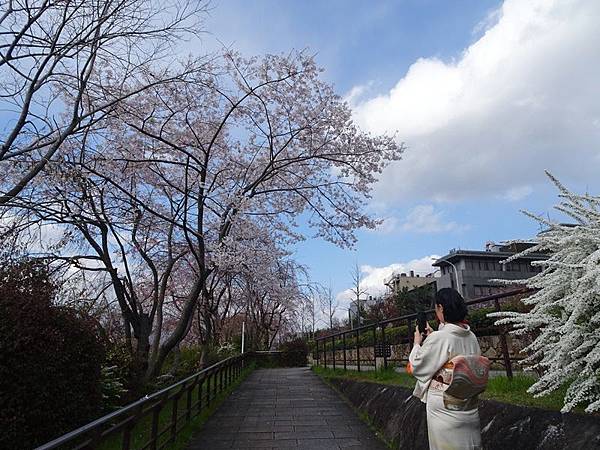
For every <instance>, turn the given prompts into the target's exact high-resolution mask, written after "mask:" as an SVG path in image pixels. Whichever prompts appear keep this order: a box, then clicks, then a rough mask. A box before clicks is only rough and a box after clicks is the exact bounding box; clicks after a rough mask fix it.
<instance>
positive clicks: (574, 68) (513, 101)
mask: <svg viewBox="0 0 600 450" xmlns="http://www.w3.org/2000/svg"><path fill="white" fill-rule="evenodd" d="M490 20H493V21H494V22H491V23H490ZM598 23H600V2H598V1H596V0H573V1H559V0H556V1H551V0H531V1H523V0H506V1H505V2H504V4H503V5H502V7H501V8H500V9H499V10H498V11H496V12H494V13H491V14H490V16H489V17H488V18H487V19H486V21H484V22H483V25H482V27H480V28H484V29H486V31H485V32H484V34H483V35H482V36H481V37H480V38H479V39H478V40H477V41H476V42H475V43H473V44H472V45H471V46H469V47H468V48H467V49H465V50H464V52H463V53H462V55H461V56H460V57H459V58H458V59H457V60H456V61H451V62H444V61H440V60H439V59H436V58H421V59H419V60H417V61H416V62H414V63H413V64H412V65H411V67H410V68H409V70H408V72H407V73H406V75H405V76H404V77H403V78H402V79H400V80H399V81H398V82H397V84H396V85H395V86H394V87H393V88H392V89H391V90H390V91H389V92H388V93H386V94H384V95H380V96H378V97H375V98H371V99H369V100H366V101H356V102H355V104H354V105H353V106H354V109H355V118H356V120H357V121H358V123H359V124H361V126H363V127H364V128H365V129H367V130H369V131H373V132H397V135H398V137H399V139H401V140H403V141H405V142H406V143H407V145H408V147H409V149H408V150H407V152H406V153H405V157H404V159H403V160H402V161H399V162H398V163H395V164H394V165H392V166H391V167H390V168H388V170H386V171H385V172H384V174H383V176H382V180H381V182H380V184H379V186H378V187H377V192H376V200H377V201H380V202H381V201H384V202H386V203H388V204H390V203H395V202H398V201H401V200H406V199H407V198H409V197H410V198H412V199H415V198H416V199H423V198H427V199H429V200H438V201H450V200H460V199H462V198H466V197H473V196H480V195H490V194H492V195H496V196H499V195H503V194H504V195H505V196H506V198H507V199H512V198H518V197H519V195H524V193H526V191H525V190H520V191H519V189H525V188H521V186H523V185H524V184H527V185H528V186H535V184H536V183H539V182H545V179H544V172H543V170H544V169H550V170H551V171H552V172H553V173H555V174H556V175H557V176H558V177H560V178H561V179H581V178H582V177H584V179H589V180H590V181H592V180H595V179H596V174H597V171H598V169H599V168H600V127H598V125H597V124H598V123H600V120H599V119H600V102H599V101H598V98H600V83H598V79H600V53H599V52H598V48H600V27H599V26H598ZM478 32H479V29H478ZM355 92H356V91H355ZM584 161H585V164H582V162H584ZM513 189H516V190H513ZM511 190H513V191H511Z"/></svg>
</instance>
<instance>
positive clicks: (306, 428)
mask: <svg viewBox="0 0 600 450" xmlns="http://www.w3.org/2000/svg"><path fill="white" fill-rule="evenodd" d="M257 448H258V449H277V450H279V449H296V450H299V449H306V450H329V449H332V450H340V449H356V450H358V449H361V450H385V449H386V446H385V445H384V444H383V443H382V442H381V441H380V440H379V439H377V437H376V436H375V434H374V433H373V432H372V431H371V430H370V429H369V428H368V427H367V426H366V425H365V424H364V423H363V422H362V421H361V420H360V419H359V418H358V417H357V416H356V414H355V413H354V412H353V411H352V409H351V408H350V407H349V406H348V405H347V404H346V403H345V402H344V401H343V400H342V399H341V398H340V397H339V396H338V395H337V394H336V393H335V392H334V391H333V390H332V389H331V388H330V387H329V386H327V385H326V384H325V383H324V382H323V381H321V379H320V378H319V377H317V376H316V375H315V374H313V373H312V372H311V371H310V369H308V368H291V369H258V370H255V371H254V372H252V373H251V374H250V376H249V377H248V378H247V379H246V380H244V382H243V383H242V384H241V385H240V387H239V388H238V389H236V390H235V391H234V392H233V393H232V394H231V395H230V396H229V398H228V399H227V400H225V401H224V402H223V404H222V405H221V406H220V407H219V408H218V409H217V411H216V412H215V414H214V415H213V416H212V417H211V418H210V419H209V420H208V421H207V422H206V424H205V425H204V427H203V428H202V429H201V431H200V433H199V434H198V435H196V436H195V437H194V438H193V439H192V441H191V442H190V444H189V446H188V450H212V449H215V450H219V449H238V450H241V449H257Z"/></svg>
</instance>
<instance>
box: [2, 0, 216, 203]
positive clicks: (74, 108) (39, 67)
mask: <svg viewBox="0 0 600 450" xmlns="http://www.w3.org/2000/svg"><path fill="white" fill-rule="evenodd" d="M205 6H206V5H205V3H204V2H202V1H198V2H196V1H189V2H188V1H185V0H183V1H179V0H174V1H170V2H162V1H156V0H100V1H94V2H91V1H87V0H75V1H54V0H6V1H3V2H2V3H1V4H0V105H2V108H3V115H4V119H5V120H6V123H7V126H6V127H4V128H3V130H2V131H1V132H0V171H1V172H2V173H3V179H2V181H0V205H3V204H6V203H7V202H9V201H10V200H11V199H12V198H14V197H15V196H17V195H19V194H20V193H21V192H22V191H23V190H24V189H25V188H26V187H27V186H28V185H29V184H30V183H31V181H32V179H33V178H35V177H37V176H38V175H39V174H40V173H42V171H43V169H44V168H45V167H46V165H47V164H48V162H49V161H52V160H56V159H57V152H58V151H59V149H61V147H62V146H63V145H64V144H65V142H67V141H68V140H69V139H70V138H71V137H72V136H78V135H80V134H81V133H84V132H85V131H86V130H88V129H89V128H90V127H93V126H94V125H95V124H96V123H97V122H98V121H99V120H101V119H102V118H103V117H105V116H106V115H109V114H110V113H111V111H112V110H113V109H114V108H115V106H116V105H118V103H119V102H121V101H123V100H125V99H129V100H133V99H135V98H137V97H138V96H139V94H140V93H142V92H143V91H144V90H146V89H147V88H149V87H152V86H156V85H157V84H161V83H163V82H166V81H169V80H174V79H185V78H186V77H188V76H189V75H190V73H191V72H193V69H192V67H191V66H190V65H183V66H182V67H181V68H180V69H174V66H175V64H174V61H167V57H170V55H171V49H172V47H173V44H174V43H176V42H177V41H178V40H180V39H182V38H184V37H185V36H189V35H191V34H194V33H196V31H197V30H199V29H200V27H199V21H200V18H201V17H202V14H201V13H202V12H203V11H204V9H205ZM58 159H59V158H58Z"/></svg>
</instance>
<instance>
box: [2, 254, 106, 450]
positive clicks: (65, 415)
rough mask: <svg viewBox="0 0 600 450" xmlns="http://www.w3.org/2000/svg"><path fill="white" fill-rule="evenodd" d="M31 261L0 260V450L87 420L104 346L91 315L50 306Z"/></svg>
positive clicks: (92, 412) (97, 405) (41, 269)
mask: <svg viewBox="0 0 600 450" xmlns="http://www.w3.org/2000/svg"><path fill="white" fill-rule="evenodd" d="M55 290H56V286H55V284H54V283H53V282H52V281H51V279H50V277H49V273H48V267H47V266H46V265H44V264H42V263H40V262H39V261H32V260H21V261H17V262H9V261H4V263H3V264H2V266H0V404H1V405H2V407H1V408H0V426H1V427H2V433H1V434H0V448H6V449H9V448H10V449H13V448H17V447H18V448H32V447H36V446H37V445H40V444H42V443H44V442H46V441H48V440H50V439H53V438H55V437H58V436H60V435H61V434H63V433H66V432H68V431H70V430H72V429H74V428H77V427H78V426H81V425H83V424H84V423H86V422H89V421H90V420H92V419H94V418H95V417H96V416H97V415H98V414H99V413H100V411H101V407H102V385H101V377H102V374H101V365H102V362H103V360H104V346H103V343H102V342H101V341H100V340H99V338H98V333H97V331H98V330H97V325H96V323H95V322H94V321H91V320H90V319H88V318H86V317H82V316H80V315H79V314H78V313H77V312H76V311H74V310H73V309H70V308H66V307H58V306H55V305H53V298H54V293H55Z"/></svg>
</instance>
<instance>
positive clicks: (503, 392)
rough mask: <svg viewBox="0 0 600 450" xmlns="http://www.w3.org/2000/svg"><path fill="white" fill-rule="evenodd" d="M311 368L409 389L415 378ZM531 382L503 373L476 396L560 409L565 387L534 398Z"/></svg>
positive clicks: (325, 374)
mask: <svg viewBox="0 0 600 450" xmlns="http://www.w3.org/2000/svg"><path fill="white" fill-rule="evenodd" d="M312 370H313V371H314V372H315V373H316V374H317V375H319V376H321V377H322V378H324V379H331V378H347V379H352V380H357V381H368V382H371V383H379V384H389V385H396V386H402V387H407V388H412V387H414V385H415V379H414V378H413V377H412V376H410V375H408V374H406V373H398V372H395V371H394V369H393V368H388V369H386V370H380V371H363V372H358V371H355V370H348V371H346V372H344V370H342V369H336V370H333V369H325V368H323V367H315V366H313V368H312ZM533 383H535V378H534V377H532V376H528V375H515V376H514V377H513V379H512V380H511V379H509V378H507V377H505V376H498V377H493V378H490V380H489V382H488V386H487V389H486V391H485V392H484V393H483V394H482V395H481V396H480V398H482V399H488V400H496V401H499V402H504V403H510V404H513V405H521V406H532V407H535V408H542V409H550V410H560V409H561V408H562V406H563V398H564V396H565V392H566V387H562V388H560V389H557V390H556V391H554V392H551V393H550V394H548V395H546V396H544V397H538V398H536V397H534V396H533V395H532V394H529V393H528V392H527V389H528V388H529V387H530V386H531V385H532V384H533ZM582 411H583V408H576V409H575V412H582Z"/></svg>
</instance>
